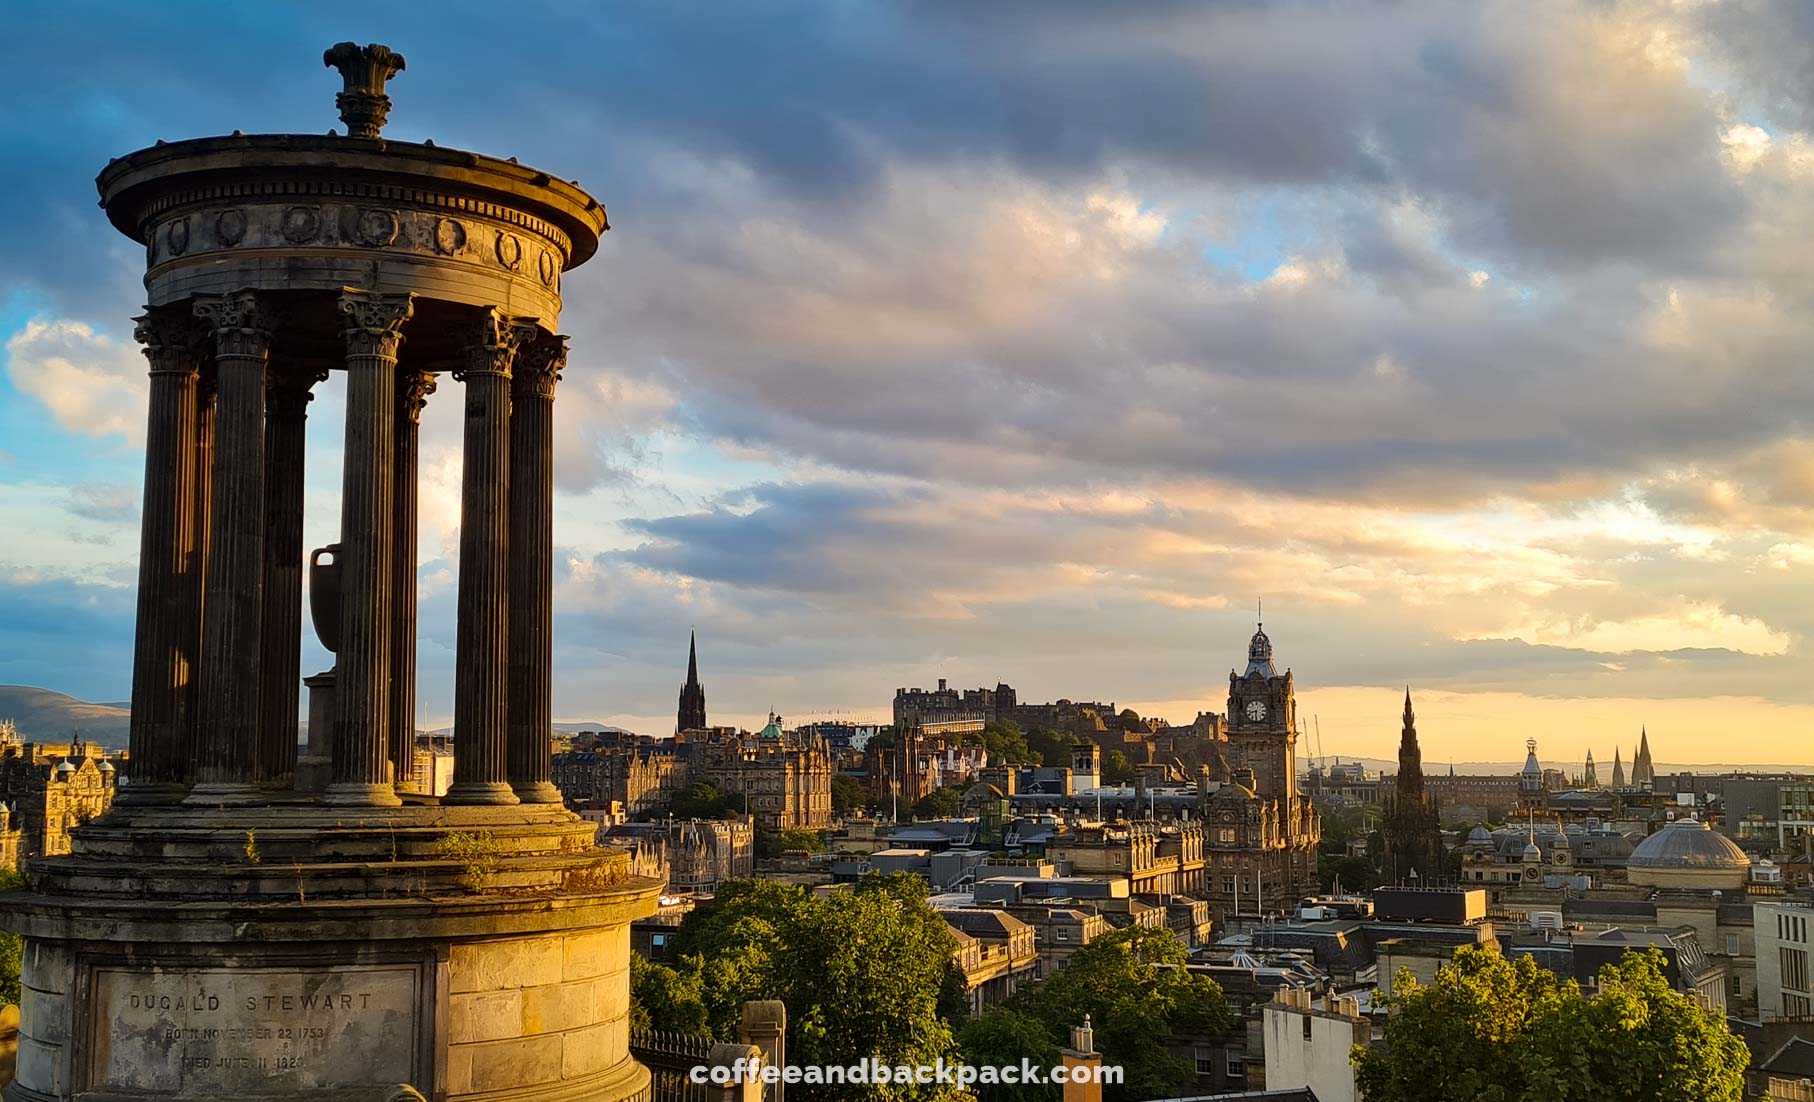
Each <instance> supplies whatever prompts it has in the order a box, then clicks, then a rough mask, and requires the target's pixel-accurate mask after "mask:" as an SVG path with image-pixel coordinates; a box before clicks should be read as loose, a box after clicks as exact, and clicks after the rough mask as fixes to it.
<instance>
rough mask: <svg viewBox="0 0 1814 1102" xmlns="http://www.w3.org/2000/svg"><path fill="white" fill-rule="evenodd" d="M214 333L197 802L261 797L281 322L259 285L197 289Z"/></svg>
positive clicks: (198, 310)
mask: <svg viewBox="0 0 1814 1102" xmlns="http://www.w3.org/2000/svg"><path fill="white" fill-rule="evenodd" d="M195 314H196V316H197V317H199V318H201V319H202V321H203V322H205V323H206V324H207V325H208V327H209V328H210V329H211V330H212V335H213V339H214V363H215V370H216V378H215V389H216V393H215V399H214V405H215V411H214V451H215V457H214V458H215V461H214V464H213V467H214V472H213V473H214V478H213V494H212V498H213V500H212V502H211V504H210V510H209V521H208V523H209V529H210V533H209V539H208V575H207V584H206V590H205V598H204V604H203V610H202V617H203V619H202V693H201V717H200V726H199V737H198V740H197V742H198V746H197V749H196V760H195V770H194V776H195V781H196V784H195V787H194V788H192V789H191V790H190V792H189V797H188V799H187V800H186V801H185V802H187V803H194V804H238V803H252V802H254V801H256V800H257V799H258V798H259V793H258V788H257V786H256V785H255V784H253V777H252V762H253V751H254V746H255V743H256V741H257V737H258V682H259V676H258V661H259V654H260V638H259V628H260V624H261V622H262V619H263V602H264V592H263V587H262V581H263V576H264V526H265V515H264V417H265V366H266V361H267V360H268V358H269V356H270V350H271V330H272V328H273V325H274V319H273V317H272V315H271V312H270V311H269V309H267V308H265V307H263V305H262V303H261V301H260V299H259V296H258V295H257V294H255V293H254V292H252V291H236V292H234V293H232V294H229V295H198V296H196V298H195Z"/></svg>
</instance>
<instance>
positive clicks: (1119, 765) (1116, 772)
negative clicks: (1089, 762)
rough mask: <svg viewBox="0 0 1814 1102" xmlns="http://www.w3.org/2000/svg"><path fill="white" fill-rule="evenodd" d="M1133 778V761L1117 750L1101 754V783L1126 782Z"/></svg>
mask: <svg viewBox="0 0 1814 1102" xmlns="http://www.w3.org/2000/svg"><path fill="white" fill-rule="evenodd" d="M1133 779H1134V763H1133V762H1131V761H1128V760H1127V755H1126V754H1123V753H1122V752H1121V751H1119V750H1110V751H1109V752H1108V753H1106V754H1104V755H1102V783H1103V784H1127V783H1129V782H1131V781H1132V780H1133Z"/></svg>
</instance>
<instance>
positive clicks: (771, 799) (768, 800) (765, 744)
mask: <svg viewBox="0 0 1814 1102" xmlns="http://www.w3.org/2000/svg"><path fill="white" fill-rule="evenodd" d="M680 745H681V748H682V750H681V752H682V753H683V754H684V755H685V758H686V770H687V771H686V776H687V783H689V784H691V783H694V782H697V781H705V782H707V783H710V784H713V785H716V786H717V787H718V790H719V791H721V792H725V793H740V794H742V796H743V797H744V800H745V801H746V806H747V807H748V808H749V811H750V815H751V817H752V818H753V819H754V820H755V823H756V825H757V826H758V827H760V828H762V829H763V830H788V829H791V828H795V827H803V828H805V829H808V830H823V829H824V828H825V827H828V826H830V825H831V777H832V765H831V752H830V750H829V749H827V747H826V745H825V740H824V739H823V738H821V737H819V736H817V735H814V734H804V735H803V734H801V733H799V732H795V731H784V730H783V729H782V727H781V717H779V716H775V715H770V716H769V722H768V724H767V725H766V726H764V727H763V728H762V730H761V731H759V732H757V733H756V734H754V735H751V734H747V733H744V732H740V731H739V732H727V731H724V730H722V729H720V730H707V731H703V732H687V733H686V734H684V735H682V736H681V738H680Z"/></svg>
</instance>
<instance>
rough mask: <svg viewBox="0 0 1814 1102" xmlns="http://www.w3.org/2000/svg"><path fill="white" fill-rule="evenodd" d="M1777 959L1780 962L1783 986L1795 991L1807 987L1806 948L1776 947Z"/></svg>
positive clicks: (1803, 989)
mask: <svg viewBox="0 0 1814 1102" xmlns="http://www.w3.org/2000/svg"><path fill="white" fill-rule="evenodd" d="M1777 954H1778V959H1779V960H1781V962H1782V977H1783V986H1784V987H1786V988H1789V989H1791V990H1795V991H1806V990H1807V989H1808V951H1807V950H1806V949H1778V950H1777Z"/></svg>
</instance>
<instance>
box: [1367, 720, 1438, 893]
mask: <svg viewBox="0 0 1814 1102" xmlns="http://www.w3.org/2000/svg"><path fill="white" fill-rule="evenodd" d="M1382 828H1383V830H1382V833H1383V834H1384V836H1385V846H1386V856H1387V857H1388V858H1389V859H1390V861H1391V875H1392V878H1393V879H1394V880H1399V881H1402V880H1404V879H1405V878H1410V879H1411V880H1412V881H1414V882H1421V883H1424V884H1433V883H1435V882H1436V880H1438V879H1440V878H1441V876H1442V871H1443V860H1442V827H1441V822H1440V820H1439V818H1438V816H1437V809H1436V805H1435V802H1434V801H1432V800H1431V799H1430V798H1429V797H1428V796H1427V795H1426V794H1425V793H1424V783H1423V748H1422V747H1421V746H1419V745H1418V744H1417V713H1416V712H1414V711H1413V710H1412V709H1411V689H1410V687H1409V686H1406V687H1405V712H1404V730H1403V732H1402V733H1401V734H1400V735H1399V739H1398V779H1397V782H1396V784H1395V785H1394V788H1393V793H1392V797H1391V799H1390V800H1389V801H1388V803H1387V807H1386V814H1385V821H1384V822H1383V823H1382Z"/></svg>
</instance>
